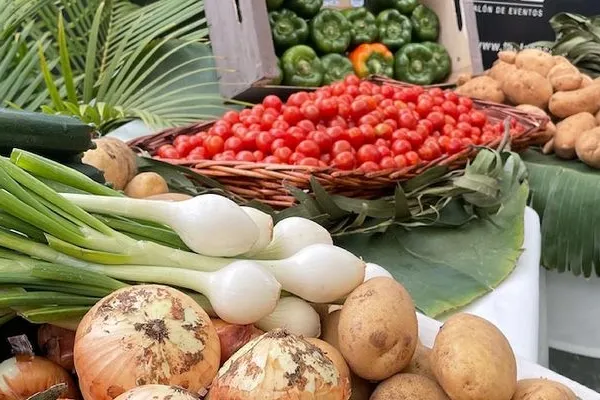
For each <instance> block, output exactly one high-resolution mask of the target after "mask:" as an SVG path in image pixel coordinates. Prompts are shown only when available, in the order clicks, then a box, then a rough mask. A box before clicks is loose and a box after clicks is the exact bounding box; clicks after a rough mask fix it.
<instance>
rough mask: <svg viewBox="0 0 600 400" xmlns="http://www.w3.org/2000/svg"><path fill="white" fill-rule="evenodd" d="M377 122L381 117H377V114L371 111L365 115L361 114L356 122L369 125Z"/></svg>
mask: <svg viewBox="0 0 600 400" xmlns="http://www.w3.org/2000/svg"><path fill="white" fill-rule="evenodd" d="M379 122H381V119H380V118H378V117H377V116H375V115H373V114H372V113H369V114H367V115H363V116H362V117H360V119H359V120H358V124H359V125H371V126H375V125H377V124H378V123H379Z"/></svg>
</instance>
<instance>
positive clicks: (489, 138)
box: [479, 132, 497, 145]
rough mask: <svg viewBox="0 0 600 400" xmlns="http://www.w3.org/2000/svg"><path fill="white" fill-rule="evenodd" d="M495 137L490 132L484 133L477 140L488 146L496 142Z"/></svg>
mask: <svg viewBox="0 0 600 400" xmlns="http://www.w3.org/2000/svg"><path fill="white" fill-rule="evenodd" d="M496 138H497V136H496V135H494V134H493V133H490V132H484V133H483V135H481V138H479V141H480V143H481V144H484V145H485V144H488V143H491V142H493V141H494V140H496Z"/></svg>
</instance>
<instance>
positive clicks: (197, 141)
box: [190, 134, 204, 148]
mask: <svg viewBox="0 0 600 400" xmlns="http://www.w3.org/2000/svg"><path fill="white" fill-rule="evenodd" d="M202 143H204V138H203V137H202V136H199V135H198V134H195V135H192V136H190V144H191V145H192V148H196V147H199V146H202Z"/></svg>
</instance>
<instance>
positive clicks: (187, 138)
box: [173, 135, 191, 147]
mask: <svg viewBox="0 0 600 400" xmlns="http://www.w3.org/2000/svg"><path fill="white" fill-rule="evenodd" d="M190 138H191V137H190V136H189V135H179V136H177V137H176V138H175V140H173V147H177V146H178V145H180V144H181V143H187V142H189V141H190Z"/></svg>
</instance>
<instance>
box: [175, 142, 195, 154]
mask: <svg viewBox="0 0 600 400" xmlns="http://www.w3.org/2000/svg"><path fill="white" fill-rule="evenodd" d="M193 148H194V145H193V144H192V142H190V141H189V140H186V141H184V142H179V143H177V144H176V145H175V150H177V152H178V153H179V155H181V156H182V157H185V156H187V155H188V154H189V152H190V151H192V149H193Z"/></svg>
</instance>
